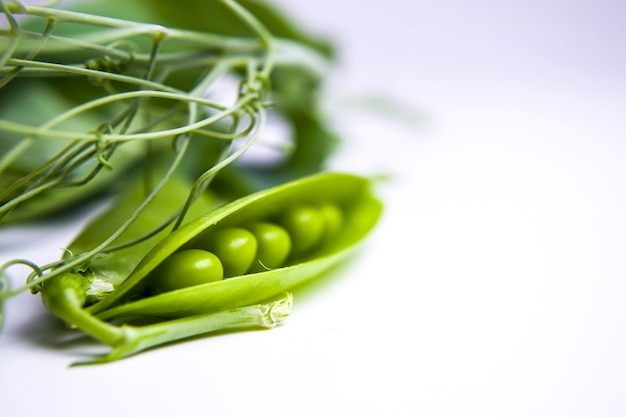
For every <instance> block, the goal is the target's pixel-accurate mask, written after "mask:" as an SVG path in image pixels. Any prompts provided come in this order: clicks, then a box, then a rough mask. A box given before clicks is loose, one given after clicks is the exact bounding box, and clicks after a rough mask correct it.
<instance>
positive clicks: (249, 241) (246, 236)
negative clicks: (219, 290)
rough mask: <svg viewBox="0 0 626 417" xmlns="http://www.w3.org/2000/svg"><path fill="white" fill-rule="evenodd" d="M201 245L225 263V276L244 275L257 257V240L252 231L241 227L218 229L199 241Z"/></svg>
mask: <svg viewBox="0 0 626 417" xmlns="http://www.w3.org/2000/svg"><path fill="white" fill-rule="evenodd" d="M199 246H200V247H202V248H206V249H208V250H210V251H211V252H213V253H215V255H217V257H218V258H219V259H220V260H221V261H222V265H224V276H225V277H234V276H238V275H243V274H245V273H246V272H248V270H249V269H250V266H252V263H253V262H254V260H255V258H256V252H257V241H256V238H255V237H254V235H253V234H252V233H250V232H249V231H248V230H246V229H243V228H240V227H229V228H226V229H220V230H216V231H215V232H213V233H211V235H210V236H207V237H206V238H205V239H204V240H202V241H200V242H199Z"/></svg>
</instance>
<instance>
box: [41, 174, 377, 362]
mask: <svg viewBox="0 0 626 417" xmlns="http://www.w3.org/2000/svg"><path fill="white" fill-rule="evenodd" d="M381 211H382V204H381V203H380V201H379V200H378V199H377V198H376V197H375V196H374V195H373V194H372V193H371V190H370V181H369V180H367V179H365V178H361V177H358V176H354V175H350V174H341V173H324V174H317V175H315V176H311V177H308V178H304V179H300V180H296V181H293V182H289V183H286V184H283V185H280V186H277V187H274V188H271V189H267V190H264V191H260V192H258V193H255V194H251V195H249V196H247V197H244V198H241V199H239V200H235V201H233V202H230V203H227V204H224V205H223V206H220V207H218V208H215V209H213V210H211V211H209V212H208V213H206V214H205V215H202V216H200V217H198V218H197V219H196V220H192V221H190V222H188V223H186V224H184V225H183V226H181V227H180V228H179V229H177V230H176V231H174V232H171V233H169V234H167V235H166V236H165V237H164V238H162V239H161V240H160V241H158V242H157V243H156V244H155V245H154V246H153V247H152V249H151V250H149V251H147V252H146V253H145V255H144V256H143V257H142V259H141V260H139V261H138V262H137V263H136V266H135V267H134V268H133V269H132V270H131V271H127V270H123V271H122V270H121V269H122V266H121V265H120V271H118V275H120V277H119V279H116V280H115V283H116V285H115V288H114V290H113V291H112V292H110V293H108V294H107V295H104V296H103V297H101V298H99V299H98V300H96V301H95V302H93V304H89V301H88V297H87V296H86V292H87V291H88V290H89V286H90V282H92V279H93V275H94V271H89V272H88V275H89V276H90V277H91V278H90V280H86V279H85V271H80V272H71V273H67V274H64V275H62V276H59V277H55V278H54V279H51V280H50V281H48V282H46V283H45V285H44V286H43V289H42V293H43V295H44V302H45V304H46V306H47V307H48V308H49V309H50V310H51V311H52V312H53V313H55V314H56V315H57V316H59V317H60V318H62V319H64V320H66V321H68V322H69V323H70V324H72V325H73V326H75V327H77V328H79V329H81V330H83V331H85V332H86V333H88V334H90V335H91V336H93V337H95V338H96V339H98V340H100V341H102V342H104V343H106V344H108V345H110V346H111V347H112V348H113V351H112V352H111V353H110V354H109V355H107V356H105V357H103V358H99V359H97V360H95V361H92V362H90V363H93V362H106V361H111V360H114V359H118V358H121V357H125V356H128V355H132V354H135V353H137V352H139V351H142V350H144V349H147V348H150V347H152V346H156V345H160V344H164V343H168V342H172V341H174V340H179V339H182V338H186V337H190V336H194V335H198V334H203V333H207V332H210V331H215V330H221V329H226V328H241V327H251V326H261V327H266V328H271V327H274V326H275V325H276V324H277V323H278V322H280V321H282V320H283V319H284V318H286V317H287V315H288V314H289V311H290V308H291V295H290V294H289V292H288V291H290V290H291V289H293V288H294V287H296V286H298V285H301V284H303V283H305V282H306V281H308V280H311V279H313V278H315V277H318V276H319V275H320V274H322V273H323V272H324V271H326V270H328V269H329V268H330V267H332V266H333V265H335V264H337V263H338V262H339V261H341V260H342V259H343V258H345V257H346V256H347V255H348V254H350V253H351V250H352V249H353V248H355V246H356V244H357V243H359V242H360V241H361V240H362V239H363V238H364V237H365V236H366V235H367V234H368V233H369V232H370V231H371V230H372V228H373V227H374V226H375V224H376V223H377V221H378V219H379V217H380V214H381ZM276 236H278V238H275V237H276ZM229 239H230V240H229ZM224 242H226V243H224ZM197 252H201V253H202V254H205V255H206V254H210V256H208V255H206V256H208V258H206V259H209V258H210V259H211V261H210V262H209V261H207V260H206V259H205V258H202V259H201V262H200V263H199V265H200V266H198V267H196V266H197V265H196V264H194V265H193V267H192V268H190V267H189V265H186V264H184V263H181V262H180V260H181V259H182V260H185V259H192V261H193V262H195V261H194V260H193V259H195V258H194V256H195V253H197ZM187 255H191V257H189V256H187ZM98 262H99V263H100V264H99V265H98V266H99V268H100V269H101V270H106V271H108V272H107V274H114V272H115V271H114V270H115V269H116V268H118V264H119V263H116V261H115V257H114V256H111V257H109V258H101V259H99V260H98ZM108 262H110V265H106V264H107V263H108ZM207 265H208V267H207ZM206 268H208V269H206ZM198 271H199V273H198ZM95 275H97V273H96V274H95ZM95 278H98V277H97V276H96V277H95ZM198 280H200V281H198ZM142 316H144V317H146V316H147V317H151V319H150V320H151V322H153V321H154V320H153V318H157V322H156V323H152V324H147V325H140V326H138V325H129V324H126V323H125V319H127V318H132V319H136V318H137V317H142ZM112 319H117V320H115V321H114V322H113V323H116V324H113V323H111V322H110V320H112ZM119 323H122V324H119Z"/></svg>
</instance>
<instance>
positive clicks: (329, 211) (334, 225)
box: [318, 201, 344, 239]
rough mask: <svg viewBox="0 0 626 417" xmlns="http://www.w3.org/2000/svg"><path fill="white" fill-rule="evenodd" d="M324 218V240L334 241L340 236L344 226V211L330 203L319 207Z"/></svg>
mask: <svg viewBox="0 0 626 417" xmlns="http://www.w3.org/2000/svg"><path fill="white" fill-rule="evenodd" d="M318 209H319V210H320V212H321V213H322V217H323V218H324V239H332V238H334V237H335V236H337V235H338V234H339V232H340V231H341V228H342V227H343V224H344V216H343V211H341V209H340V208H339V206H337V204H334V203H332V202H330V201H327V202H324V203H321V204H319V205H318Z"/></svg>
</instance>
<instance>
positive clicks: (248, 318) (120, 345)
mask: <svg viewBox="0 0 626 417" xmlns="http://www.w3.org/2000/svg"><path fill="white" fill-rule="evenodd" d="M291 307H292V296H291V293H285V294H283V295H282V296H281V297H280V298H278V299H274V300H271V301H268V302H264V303H261V304H255V305H250V306H246V307H240V308H233V309H229V310H224V311H220V312H217V313H212V314H203V315H197V316H190V317H184V318H181V319H175V320H169V321H165V322H160V323H156V324H149V325H145V326H131V325H126V324H124V325H122V326H120V327H119V328H118V329H119V334H120V335H121V337H120V338H119V339H117V340H116V341H115V342H114V343H113V344H112V347H113V348H114V349H113V351H112V352H111V353H110V354H108V355H106V356H104V357H101V358H97V359H95V360H93V361H88V362H85V363H78V365H82V364H94V363H105V362H110V361H113V360H116V359H120V358H123V357H127V356H130V355H133V354H135V353H138V352H141V351H143V350H146V349H149V348H151V347H154V346H158V345H163V344H166V343H171V342H175V341H178V340H182V339H186V338H189V337H193V336H197V335H201V334H206V333H211V332H215V331H220V330H230V329H241V328H255V327H259V328H266V329H272V328H274V327H275V326H276V325H278V324H279V323H280V322H281V321H283V320H284V319H286V318H287V316H289V313H290V312H291Z"/></svg>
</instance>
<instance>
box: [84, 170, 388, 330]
mask: <svg viewBox="0 0 626 417" xmlns="http://www.w3.org/2000/svg"><path fill="white" fill-rule="evenodd" d="M319 200H329V201H333V202H335V203H336V204H338V205H339V206H340V207H341V208H342V210H344V211H345V213H346V216H345V218H346V222H345V225H344V227H343V229H342V230H341V232H340V233H339V234H338V235H337V236H336V238H335V239H333V241H332V242H326V243H325V244H324V245H323V246H322V247H320V248H319V249H318V250H316V251H315V252H313V253H311V254H309V255H307V257H306V258H304V259H301V260H300V261H297V262H295V263H293V264H291V265H288V266H285V267H282V268H277V269H274V270H270V271H264V272H259V273H253V274H246V275H241V276H237V277H232V278H229V279H226V280H223V281H219V282H212V283H208V284H202V285H198V286H194V287H189V288H184V289H180V290H176V291H172V292H168V293H164V294H160V295H157V296H153V297H148V298H143V299H139V300H137V301H132V300H130V301H129V299H131V298H132V297H130V296H131V295H132V294H133V293H134V292H135V291H136V290H137V288H141V285H142V281H143V280H144V279H145V278H146V277H147V276H148V275H149V274H150V272H151V271H152V270H153V269H154V268H156V267H157V266H158V265H159V264H160V263H161V262H162V261H163V260H165V259H166V258H167V257H168V256H169V255H171V254H172V253H174V252H176V251H177V250H179V249H181V248H186V247H190V246H192V245H193V241H194V239H195V238H197V237H198V236H199V235H201V234H203V233H207V232H208V231H210V230H211V229H212V228H215V227H224V226H234V225H239V224H245V223H247V222H250V221H255V220H262V219H267V218H271V217H272V216H275V215H277V214H278V213H280V211H281V210H284V209H285V208H286V207H289V206H290V205H291V204H295V203H302V202H310V203H313V202H316V201H319ZM381 212H382V204H381V202H380V201H379V200H378V199H377V198H375V197H374V196H373V195H372V193H371V191H370V181H369V180H367V179H365V178H362V177H359V176H355V175H350V174H343V173H323V174H317V175H314V176H311V177H307V178H304V179H300V180H296V181H292V182H289V183H286V184H283V185H280V186H277V187H274V188H271V189H268V190H264V191H261V192H258V193H255V194H252V195H249V196H247V197H244V198H241V199H239V200H236V201H233V202H231V203H229V204H226V205H224V206H222V207H220V208H218V209H215V210H212V211H211V212H209V213H207V214H206V215H204V216H202V217H200V218H198V219H197V220H195V221H192V222H190V223H188V224H186V225H184V226H183V227H181V228H180V229H178V230H177V231H176V232H174V233H172V234H170V235H169V236H167V237H166V238H165V239H163V240H162V241H161V242H160V243H159V244H157V245H156V246H155V247H154V248H153V250H152V251H151V252H149V253H148V254H147V256H146V257H145V258H144V259H143V260H142V261H141V262H140V263H139V265H138V266H137V267H136V268H135V270H134V271H133V272H132V273H131V274H130V276H129V277H128V278H127V279H126V280H125V281H124V282H123V283H122V284H121V285H120V286H119V287H118V288H117V290H116V291H115V292H114V293H113V294H111V295H110V296H108V297H106V298H104V299H103V300H101V301H100V302H99V303H97V304H94V305H93V306H91V307H89V310H90V311H91V312H92V313H93V314H96V315H98V316H99V317H100V318H102V319H111V318H115V317H123V316H131V315H153V316H160V317H178V316H186V315H191V314H203V313H207V312H213V311H219V310H223V309H225V308H234V307H239V306H244V305H249V304H253V303H257V302H260V301H263V300H266V299H268V298H271V297H274V296H276V295H277V294H280V293H282V292H284V291H286V290H289V289H291V288H293V287H295V286H297V285H300V284H302V283H304V282H306V281H308V280H310V279H312V278H315V277H317V276H319V275H320V274H321V273H322V272H324V271H326V270H327V269H329V268H330V267H332V266H333V265H335V264H336V263H337V262H339V261H340V260H342V259H343V258H344V257H345V256H347V255H348V254H349V253H350V252H351V249H353V248H354V247H355V245H356V244H357V243H358V242H360V241H361V240H362V239H363V238H364V237H365V236H366V235H367V234H368V233H369V232H370V231H371V230H372V228H373V227H374V226H375V224H376V223H377V221H378V219H379V217H380V215H381Z"/></svg>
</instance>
